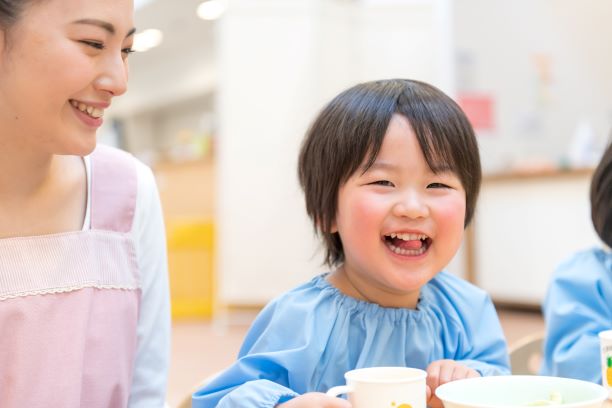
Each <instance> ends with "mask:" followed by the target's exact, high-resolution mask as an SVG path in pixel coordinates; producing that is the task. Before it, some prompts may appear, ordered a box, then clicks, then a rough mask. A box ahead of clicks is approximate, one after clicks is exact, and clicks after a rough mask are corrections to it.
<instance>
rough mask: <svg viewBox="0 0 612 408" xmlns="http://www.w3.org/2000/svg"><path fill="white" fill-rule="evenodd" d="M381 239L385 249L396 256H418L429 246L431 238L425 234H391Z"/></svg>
mask: <svg viewBox="0 0 612 408" xmlns="http://www.w3.org/2000/svg"><path fill="white" fill-rule="evenodd" d="M383 238H384V242H385V245H387V248H389V249H390V250H391V251H393V252H394V253H396V254H398V255H406V256H419V255H422V254H424V253H425V251H427V248H429V246H430V245H431V238H429V237H428V236H427V235H425V234H409V233H399V234H398V233H391V234H389V235H384V236H383Z"/></svg>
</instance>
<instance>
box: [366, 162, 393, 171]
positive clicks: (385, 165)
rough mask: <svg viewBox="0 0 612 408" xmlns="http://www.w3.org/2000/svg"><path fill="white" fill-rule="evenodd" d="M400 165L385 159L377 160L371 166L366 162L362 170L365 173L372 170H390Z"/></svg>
mask: <svg viewBox="0 0 612 408" xmlns="http://www.w3.org/2000/svg"><path fill="white" fill-rule="evenodd" d="M397 168H398V166H397V165H396V164H393V163H389V162H384V161H375V162H374V163H372V165H371V166H368V163H365V164H364V165H363V166H361V170H362V171H363V172H364V173H365V172H366V171H370V170H390V171H394V170H397Z"/></svg>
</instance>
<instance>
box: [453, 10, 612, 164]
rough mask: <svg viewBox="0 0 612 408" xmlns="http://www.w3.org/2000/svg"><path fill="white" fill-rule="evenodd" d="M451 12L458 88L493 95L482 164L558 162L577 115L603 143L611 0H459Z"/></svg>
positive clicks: (610, 105)
mask: <svg viewBox="0 0 612 408" xmlns="http://www.w3.org/2000/svg"><path fill="white" fill-rule="evenodd" d="M454 15H455V36H456V46H457V50H456V53H457V59H458V61H457V73H458V74H457V87H458V91H460V92H477V93H485V94H488V95H491V96H492V97H493V98H494V99H495V122H496V128H495V129H494V130H493V131H492V132H486V133H483V132H481V136H482V137H481V138H480V145H481V150H482V159H483V166H484V169H485V171H489V172H493V171H499V170H503V169H504V168H505V167H507V166H513V165H516V164H519V163H520V162H523V164H524V163H525V162H529V163H530V164H533V163H534V162H541V161H543V160H549V161H552V162H553V163H555V164H558V163H559V162H560V161H562V160H563V158H564V156H566V155H567V151H568V149H569V146H570V144H571V139H572V137H573V135H574V132H575V130H576V127H577V125H578V124H579V122H580V121H582V120H586V121H587V122H588V123H589V124H590V126H591V127H592V130H593V133H594V136H595V138H596V141H595V145H596V146H595V148H596V149H598V150H599V151H602V149H603V147H604V143H605V140H606V139H607V135H608V134H609V131H610V128H611V127H612V75H610V73H611V72H612V53H611V52H610V45H609V42H610V41H609V39H610V38H612V24H610V16H612V2H610V1H607V0H583V1H575V0H513V1H507V0H457V1H456V5H455V14H454ZM594 156H596V155H594ZM596 158H597V157H593V159H594V160H596Z"/></svg>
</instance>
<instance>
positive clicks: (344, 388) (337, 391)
mask: <svg viewBox="0 0 612 408" xmlns="http://www.w3.org/2000/svg"><path fill="white" fill-rule="evenodd" d="M353 390H354V389H353V386H351V385H338V386H336V387H331V388H330V389H329V391H327V392H326V393H325V394H326V395H328V396H330V397H337V396H338V395H341V394H348V393H349V392H353Z"/></svg>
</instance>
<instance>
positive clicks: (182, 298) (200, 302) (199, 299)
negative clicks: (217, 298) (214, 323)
mask: <svg viewBox="0 0 612 408" xmlns="http://www.w3.org/2000/svg"><path fill="white" fill-rule="evenodd" d="M166 231H167V239H168V269H169V274H170V295H171V299H172V302H171V305H172V317H173V318H209V317H212V315H213V311H214V310H213V309H214V293H215V292H214V291H215V288H214V259H213V255H214V225H213V223H212V221H207V220H203V219H180V220H176V219H170V220H166Z"/></svg>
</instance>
